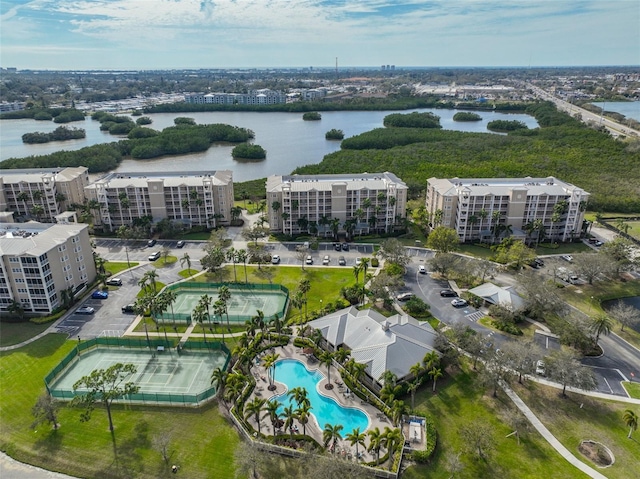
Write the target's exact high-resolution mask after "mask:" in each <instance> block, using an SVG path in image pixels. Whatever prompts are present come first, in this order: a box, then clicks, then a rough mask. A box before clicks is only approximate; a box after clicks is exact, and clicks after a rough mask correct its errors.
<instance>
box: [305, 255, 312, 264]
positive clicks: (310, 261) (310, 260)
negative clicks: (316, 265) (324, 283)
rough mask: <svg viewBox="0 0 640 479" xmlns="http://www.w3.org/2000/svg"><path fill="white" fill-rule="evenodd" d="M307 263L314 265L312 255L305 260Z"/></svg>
mask: <svg viewBox="0 0 640 479" xmlns="http://www.w3.org/2000/svg"><path fill="white" fill-rule="evenodd" d="M305 263H307V264H313V258H312V257H311V255H307V259H306V260H305Z"/></svg>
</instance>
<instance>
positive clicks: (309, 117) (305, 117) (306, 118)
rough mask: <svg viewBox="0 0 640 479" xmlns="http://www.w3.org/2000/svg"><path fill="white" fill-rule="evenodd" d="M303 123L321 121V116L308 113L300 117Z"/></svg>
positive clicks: (313, 112)
mask: <svg viewBox="0 0 640 479" xmlns="http://www.w3.org/2000/svg"><path fill="white" fill-rule="evenodd" d="M302 119H303V120H304V121H318V120H321V119H322V115H320V113H318V112H317V111H308V112H306V113H305V114H303V115H302Z"/></svg>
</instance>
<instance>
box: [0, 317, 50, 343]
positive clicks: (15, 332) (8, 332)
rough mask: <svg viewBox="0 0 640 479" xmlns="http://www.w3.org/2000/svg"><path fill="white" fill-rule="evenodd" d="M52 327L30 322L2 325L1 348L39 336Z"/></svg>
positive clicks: (0, 330) (0, 333) (0, 331)
mask: <svg viewBox="0 0 640 479" xmlns="http://www.w3.org/2000/svg"><path fill="white" fill-rule="evenodd" d="M49 326H51V323H45V324H33V323H31V322H29V321H26V322H22V323H0V346H11V345H12V344H18V343H21V342H22V341H26V340H27V339H30V338H33V337H34V336H37V335H38V334H40V333H41V332H42V331H44V330H45V329H47V328H48V327H49Z"/></svg>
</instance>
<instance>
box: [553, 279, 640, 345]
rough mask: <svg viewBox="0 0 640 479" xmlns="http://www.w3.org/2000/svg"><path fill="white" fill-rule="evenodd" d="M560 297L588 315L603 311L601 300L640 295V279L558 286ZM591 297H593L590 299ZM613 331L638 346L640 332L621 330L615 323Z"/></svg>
mask: <svg viewBox="0 0 640 479" xmlns="http://www.w3.org/2000/svg"><path fill="white" fill-rule="evenodd" d="M557 291H558V294H559V295H560V297H561V298H562V299H563V300H564V301H566V302H567V303H569V304H570V305H571V306H574V307H576V308H578V309H579V310H581V311H582V312H583V313H585V314H587V315H589V316H595V315H596V314H598V313H602V312H604V310H603V309H602V307H601V303H602V302H603V301H609V300H613V299H619V298H629V297H631V296H640V280H634V281H596V282H594V283H593V284H592V285H589V284H581V285H580V286H577V287H569V288H559V289H558V290H557ZM592 297H593V299H591V298H592ZM615 324H616V327H615V328H614V330H613V332H615V333H616V334H617V335H618V336H620V337H621V338H623V339H625V340H626V341H628V342H629V343H631V344H633V345H634V346H635V347H637V348H638V347H640V333H639V332H638V331H634V330H633V329H631V328H625V329H624V331H621V329H620V324H619V323H617V322H616V323H615Z"/></svg>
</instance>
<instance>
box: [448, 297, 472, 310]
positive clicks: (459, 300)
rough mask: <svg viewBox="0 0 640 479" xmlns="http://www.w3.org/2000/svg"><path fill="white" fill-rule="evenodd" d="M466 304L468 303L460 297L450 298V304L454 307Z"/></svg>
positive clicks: (461, 306)
mask: <svg viewBox="0 0 640 479" xmlns="http://www.w3.org/2000/svg"><path fill="white" fill-rule="evenodd" d="M467 304H468V303H467V302H466V301H465V300H464V299H462V298H455V299H452V300H451V306H453V307H454V308H463V307H465V306H466V305H467Z"/></svg>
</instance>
